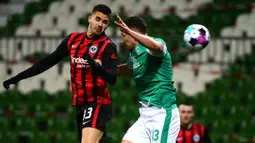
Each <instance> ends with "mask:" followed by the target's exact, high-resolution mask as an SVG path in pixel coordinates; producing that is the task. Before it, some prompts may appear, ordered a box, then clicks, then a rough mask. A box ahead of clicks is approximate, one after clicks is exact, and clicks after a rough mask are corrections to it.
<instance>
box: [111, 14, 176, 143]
mask: <svg viewBox="0 0 255 143" xmlns="http://www.w3.org/2000/svg"><path fill="white" fill-rule="evenodd" d="M115 24H116V25H117V26H118V27H119V30H120V31H121V35H122V43H123V44H124V45H125V47H126V48H127V49H128V50H129V51H130V59H131V61H129V62H132V64H131V67H128V66H127V65H129V64H130V63H129V64H123V65H119V66H118V75H120V76H125V75H128V73H131V70H132V72H133V76H134V79H135V82H136V86H137V88H138V92H139V98H140V103H141V107H140V108H139V112H140V117H139V118H138V120H137V121H136V122H135V123H134V124H133V125H132V126H131V127H130V128H129V129H128V131H127V132H126V134H125V136H124V137H123V140H122V143H151V142H155V143H174V142H175V140H176V137H177V135H178V132H179V129H180V127H179V125H180V119H179V118H180V117H179V113H178V108H177V106H176V97H175V87H174V85H173V78H172V63H171V56H170V54H169V52H168V51H167V46H166V43H165V42H164V40H163V39H161V38H153V37H149V36H148V35H147V24H146V22H145V21H144V20H143V19H142V18H141V17H137V16H133V17H129V18H127V20H126V22H125V23H124V22H123V21H122V19H121V18H120V17H119V16H118V15H117V21H116V22H115ZM129 68H130V69H129ZM131 75H132V74H131Z"/></svg>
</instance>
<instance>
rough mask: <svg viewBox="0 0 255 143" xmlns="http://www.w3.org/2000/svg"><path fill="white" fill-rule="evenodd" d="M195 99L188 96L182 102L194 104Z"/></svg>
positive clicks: (189, 104)
mask: <svg viewBox="0 0 255 143" xmlns="http://www.w3.org/2000/svg"><path fill="white" fill-rule="evenodd" d="M193 103H194V99H193V98H192V97H186V98H185V100H184V102H183V103H181V104H183V105H188V106H193Z"/></svg>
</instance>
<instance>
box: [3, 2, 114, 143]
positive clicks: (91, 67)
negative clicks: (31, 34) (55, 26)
mask: <svg viewBox="0 0 255 143" xmlns="http://www.w3.org/2000/svg"><path fill="white" fill-rule="evenodd" d="M110 18H111V9H110V8H109V7H108V6H106V5H96V6H95V7H94V8H93V10H92V13H91V15H90V16H89V18H88V21H89V25H88V30H87V31H86V32H83V33H78V32H73V33H71V34H70V35H69V36H67V37H66V38H65V39H64V40H63V41H62V42H61V44H60V45H59V46H58V47H57V49H56V50H55V51H54V52H53V53H52V54H50V55H49V56H47V57H45V58H44V59H42V60H40V61H39V62H38V63H36V64H34V65H33V66H32V67H31V68H29V69H27V70H25V71H23V72H21V73H19V74H18V75H16V76H14V77H12V78H10V79H8V80H6V81H4V82H3V86H4V88H6V89H9V86H10V85H11V84H16V83H18V82H19V81H21V80H23V79H27V78H29V77H32V76H36V75H38V74H40V73H42V72H44V71H46V70H48V69H49V68H51V67H52V66H54V65H55V64H57V63H58V62H60V61H61V60H62V59H63V58H65V57H67V56H69V55H70V59H71V61H70V66H71V82H72V92H73V106H75V107H76V121H77V128H78V134H79V139H80V141H81V142H82V143H98V142H99V141H100V139H101V138H102V136H103V133H104V130H105V127H106V125H107V123H108V121H109V120H110V119H111V114H112V107H111V99H110V93H109V91H108V89H107V84H106V83H109V84H114V83H115V81H116V69H117V68H116V67H117V65H116V56H117V52H116V46H115V44H114V43H113V42H112V41H111V40H110V38H109V37H107V36H106V35H105V30H106V28H107V27H108V25H109V21H110ZM38 102H40V101H38Z"/></svg>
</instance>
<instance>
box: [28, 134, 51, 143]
mask: <svg viewBox="0 0 255 143" xmlns="http://www.w3.org/2000/svg"><path fill="white" fill-rule="evenodd" d="M50 142H51V136H50V133H48V132H35V133H34V135H33V136H32V139H31V143H50Z"/></svg>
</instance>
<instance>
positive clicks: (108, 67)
mask: <svg viewBox="0 0 255 143" xmlns="http://www.w3.org/2000/svg"><path fill="white" fill-rule="evenodd" d="M85 56H86V57H85V58H86V59H87V60H88V62H89V64H90V65H91V67H92V69H94V70H95V72H96V73H97V75H99V76H100V77H101V78H102V79H103V80H104V81H106V82H107V83H109V84H114V83H115V82H116V78H117V49H116V45H115V44H113V43H109V44H108V45H107V46H106V48H105V49H104V52H103V57H102V66H101V65H100V64H98V63H97V62H96V61H95V60H94V59H92V57H90V56H89V55H85Z"/></svg>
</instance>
